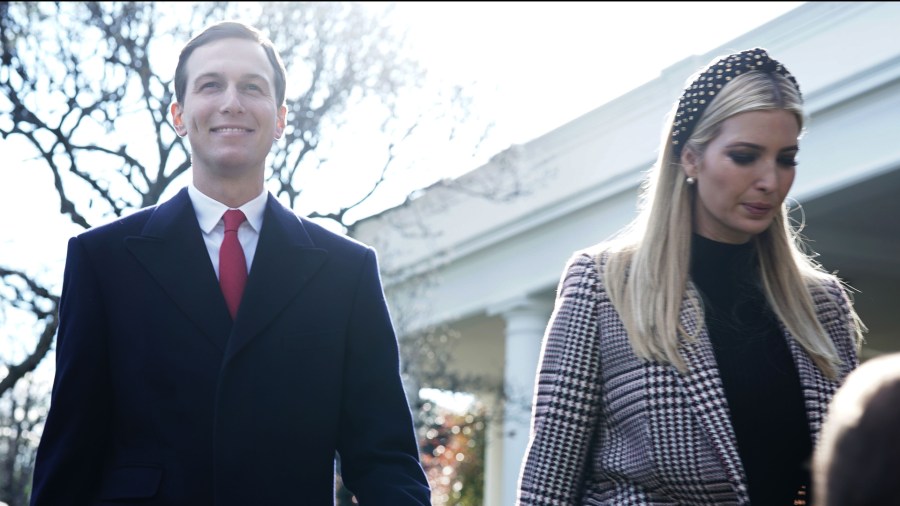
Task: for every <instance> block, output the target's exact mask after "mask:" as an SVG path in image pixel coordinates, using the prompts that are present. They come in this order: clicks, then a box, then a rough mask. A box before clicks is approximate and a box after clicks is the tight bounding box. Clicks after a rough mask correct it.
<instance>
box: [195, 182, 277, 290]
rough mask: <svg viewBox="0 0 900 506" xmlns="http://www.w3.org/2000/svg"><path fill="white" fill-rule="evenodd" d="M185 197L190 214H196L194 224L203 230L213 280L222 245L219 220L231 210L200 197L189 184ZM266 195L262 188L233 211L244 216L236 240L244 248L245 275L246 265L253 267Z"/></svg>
mask: <svg viewBox="0 0 900 506" xmlns="http://www.w3.org/2000/svg"><path fill="white" fill-rule="evenodd" d="M188 195H189V196H190V197H191V203H192V204H193V205H194V212H195V213H197V223H199V224H200V230H202V231H203V240H204V241H205V242H206V250H207V251H208V252H209V259H210V260H212V264H213V268H214V269H215V271H216V278H218V277H219V248H220V247H221V246H222V239H223V238H224V237H225V222H223V221H222V215H223V214H225V211H227V210H228V209H233V208H230V207H228V206H226V205H225V204H223V203H221V202H219V201H217V200H215V199H213V198H211V197H209V196H207V195H205V194H203V192H201V191H200V190H198V189H197V187H196V186H194V184H193V183H191V184H189V185H188ZM268 195H269V194H268V192H267V191H266V190H265V189H263V191H262V193H260V194H259V196H258V197H256V198H255V199H253V200H251V201H250V202H247V203H246V204H244V205H242V206H241V207H239V208H237V209H240V210H241V211H243V212H244V216H246V217H247V219H246V220H244V222H243V223H241V226H240V227H239V228H238V240H239V241H240V242H241V247H242V248H243V249H244V258H246V259H247V272H248V273H249V272H250V266H251V265H253V255H254V254H255V253H256V245H257V243H258V242H259V231H260V230H261V229H262V222H263V214H264V213H265V210H266V200H267V199H268Z"/></svg>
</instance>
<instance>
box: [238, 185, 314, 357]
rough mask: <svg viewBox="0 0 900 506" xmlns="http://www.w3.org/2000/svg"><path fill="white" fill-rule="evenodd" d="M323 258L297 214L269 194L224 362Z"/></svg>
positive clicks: (296, 290) (272, 315) (287, 299)
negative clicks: (257, 242)
mask: <svg viewBox="0 0 900 506" xmlns="http://www.w3.org/2000/svg"><path fill="white" fill-rule="evenodd" d="M327 257H328V253H327V252H326V251H325V250H323V249H321V248H317V247H316V246H315V245H314V244H313V242H312V239H311V238H310V237H309V235H308V234H307V232H306V230H305V229H304V227H303V224H302V222H301V221H300V219H299V218H298V217H297V215H295V214H294V213H293V212H292V211H291V210H289V209H287V208H285V207H284V206H282V205H281V204H280V203H279V202H278V200H277V199H275V197H273V196H272V195H269V199H268V202H267V203H266V211H265V217H264V218H263V225H262V230H261V231H260V234H259V244H258V245H257V247H256V254H255V256H254V258H253V265H252V266H251V267H250V274H249V276H248V277H247V286H246V287H245V288H244V295H243V297H242V299H241V306H240V309H238V314H237V317H236V320H235V322H234V328H233V330H232V333H231V337H230V338H229V339H228V347H227V349H226V353H225V355H226V356H225V360H226V361H227V360H228V359H230V358H231V357H233V356H234V355H235V354H236V353H238V352H239V351H240V350H241V349H242V348H243V347H244V346H245V345H246V344H247V343H248V342H249V341H250V340H251V339H253V337H255V336H256V335H258V334H259V333H260V332H261V331H262V330H263V329H264V328H265V326H266V325H267V324H268V323H269V322H270V321H271V320H272V319H273V318H275V317H276V315H278V313H280V312H281V311H282V310H283V309H284V307H285V306H286V305H287V304H288V303H289V302H290V301H291V300H292V299H294V298H295V297H296V296H297V294H298V293H300V291H301V289H302V288H303V286H304V285H305V284H306V282H307V281H308V280H309V279H310V278H312V276H313V274H315V272H316V271H318V270H319V268H320V267H321V266H322V264H324V262H325V260H326V259H327ZM223 304H224V302H223ZM223 307H224V305H223Z"/></svg>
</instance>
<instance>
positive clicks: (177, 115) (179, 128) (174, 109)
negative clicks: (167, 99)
mask: <svg viewBox="0 0 900 506" xmlns="http://www.w3.org/2000/svg"><path fill="white" fill-rule="evenodd" d="M169 112H170V113H171V114H172V126H174V127H175V133H176V134H178V136H179V137H184V136H185V135H187V128H185V126H184V120H183V119H182V118H181V104H179V103H178V102H172V105H171V106H170V107H169Z"/></svg>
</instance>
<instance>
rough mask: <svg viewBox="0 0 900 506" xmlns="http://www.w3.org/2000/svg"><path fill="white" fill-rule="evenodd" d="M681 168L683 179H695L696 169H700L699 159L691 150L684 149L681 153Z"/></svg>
mask: <svg viewBox="0 0 900 506" xmlns="http://www.w3.org/2000/svg"><path fill="white" fill-rule="evenodd" d="M681 166H682V167H683V168H684V175H685V177H692V178H695V179H696V177H697V169H698V168H699V167H700V157H699V156H697V153H695V152H694V150H693V149H691V148H688V147H685V148H684V149H683V150H682V151H681Z"/></svg>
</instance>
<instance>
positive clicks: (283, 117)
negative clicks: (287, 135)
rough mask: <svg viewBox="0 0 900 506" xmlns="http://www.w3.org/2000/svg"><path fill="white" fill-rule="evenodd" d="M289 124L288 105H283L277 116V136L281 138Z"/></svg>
mask: <svg viewBox="0 0 900 506" xmlns="http://www.w3.org/2000/svg"><path fill="white" fill-rule="evenodd" d="M285 125H287V106H286V105H282V106H281V107H279V108H278V117H277V118H275V138H276V139H280V138H281V136H282V134H284V127H285Z"/></svg>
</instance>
